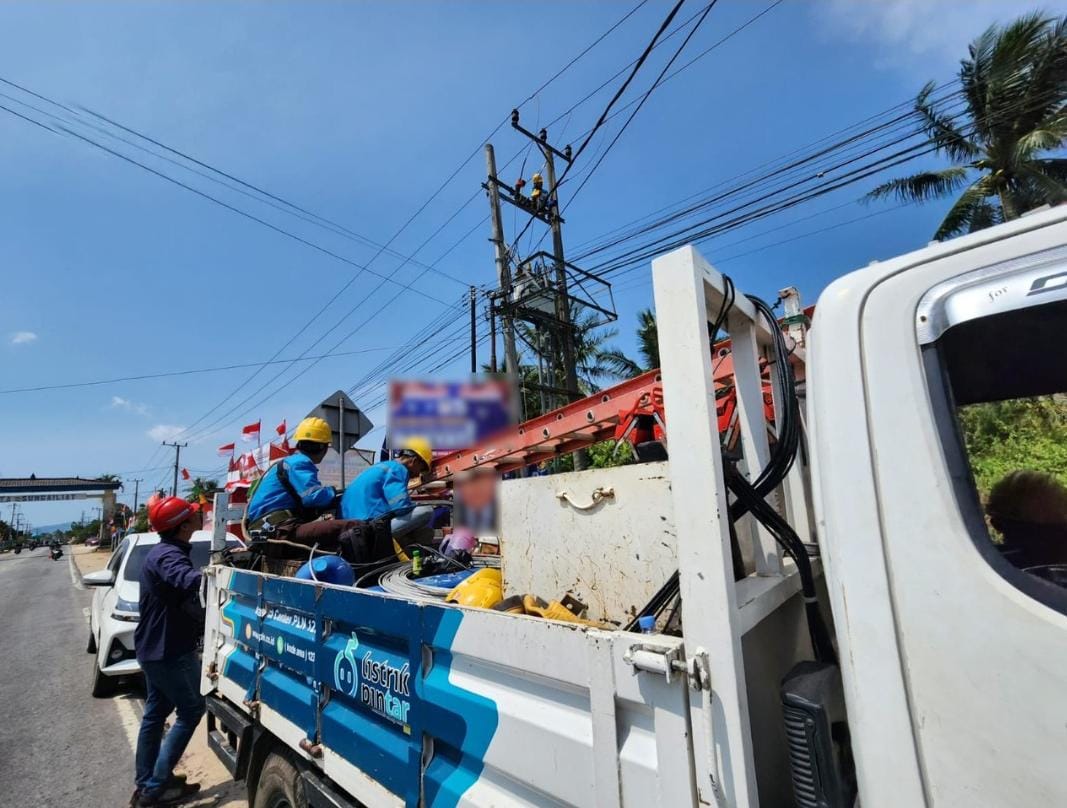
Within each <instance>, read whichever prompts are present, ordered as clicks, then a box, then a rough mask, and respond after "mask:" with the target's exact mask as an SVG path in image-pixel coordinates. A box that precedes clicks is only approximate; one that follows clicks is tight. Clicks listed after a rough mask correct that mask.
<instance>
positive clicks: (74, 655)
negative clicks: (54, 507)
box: [0, 548, 133, 808]
mask: <svg viewBox="0 0 1067 808" xmlns="http://www.w3.org/2000/svg"><path fill="white" fill-rule="evenodd" d="M91 595H92V593H91V592H88V591H83V590H79V589H76V588H75V587H74V586H73V585H72V583H71V574H70V565H69V564H68V559H67V556H66V555H64V557H63V558H61V559H60V560H59V561H55V562H53V561H52V560H51V559H49V557H48V550H47V549H46V548H41V549H38V550H34V551H33V552H26V551H23V552H22V553H20V554H19V555H14V554H13V553H5V554H3V555H0V660H2V661H0V673H2V675H0V805H4V806H16V805H17V806H47V807H48V808H67V807H68V806H70V807H71V808H75V807H76V808H97V806H99V808H110V807H111V806H125V805H127V804H128V803H129V799H130V794H131V793H132V791H133V756H132V755H131V753H130V745H129V742H128V740H127V736H126V733H125V731H124V730H123V726H122V718H121V715H120V711H119V710H117V709H116V706H115V704H114V703H113V702H112V701H111V700H109V699H103V700H101V699H94V698H92V696H90V694H89V689H90V681H89V677H90V673H91V670H92V667H91V666H92V662H91V657H90V656H89V654H87V653H86V652H85V644H86V641H87V639H88V631H89V630H88V625H87V623H86V620H85V616H84V611H83V610H84V608H85V607H87V606H88V605H89V601H90V599H91Z"/></svg>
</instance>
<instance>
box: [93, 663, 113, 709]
mask: <svg viewBox="0 0 1067 808" xmlns="http://www.w3.org/2000/svg"><path fill="white" fill-rule="evenodd" d="M114 692H115V677H113V676H108V675H107V674H106V673H104V672H103V671H101V670H100V663H99V662H98V661H97V658H96V657H93V698H97V699H106V698H108V697H109V696H111V695H112V694H114Z"/></svg>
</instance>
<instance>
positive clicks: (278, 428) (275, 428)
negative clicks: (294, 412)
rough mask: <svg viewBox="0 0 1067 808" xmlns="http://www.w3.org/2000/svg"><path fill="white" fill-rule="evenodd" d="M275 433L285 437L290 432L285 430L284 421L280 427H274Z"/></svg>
mask: <svg viewBox="0 0 1067 808" xmlns="http://www.w3.org/2000/svg"><path fill="white" fill-rule="evenodd" d="M274 431H275V432H277V433H278V434H279V435H284V434H285V433H286V432H287V431H288V430H287V429H286V428H285V421H284V420H283V421H282V422H281V423H280V424H278V426H276V427H274Z"/></svg>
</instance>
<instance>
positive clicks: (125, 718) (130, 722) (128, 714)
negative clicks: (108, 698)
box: [112, 696, 141, 755]
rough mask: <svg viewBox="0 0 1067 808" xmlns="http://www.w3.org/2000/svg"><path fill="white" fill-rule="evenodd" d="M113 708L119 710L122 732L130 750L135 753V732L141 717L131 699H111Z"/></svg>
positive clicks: (139, 724) (137, 729)
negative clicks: (113, 704)
mask: <svg viewBox="0 0 1067 808" xmlns="http://www.w3.org/2000/svg"><path fill="white" fill-rule="evenodd" d="M112 701H114V702H115V709H116V710H118V711H119V720H120V721H121V722H122V729H123V732H125V734H126V742H127V743H128V744H129V745H130V752H131V753H132V754H134V755H136V754H137V733H138V732H140V729H141V717H140V716H139V715H137V710H136V709H135V708H134V706H133V699H129V698H126V697H121V696H120V697H119V698H117V699H112Z"/></svg>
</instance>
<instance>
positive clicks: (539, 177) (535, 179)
mask: <svg viewBox="0 0 1067 808" xmlns="http://www.w3.org/2000/svg"><path fill="white" fill-rule="evenodd" d="M530 179H532V180H533V181H534V182H541V181H542V180H541V175H540V174H534V175H533V177H531V178H530Z"/></svg>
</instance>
